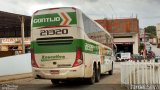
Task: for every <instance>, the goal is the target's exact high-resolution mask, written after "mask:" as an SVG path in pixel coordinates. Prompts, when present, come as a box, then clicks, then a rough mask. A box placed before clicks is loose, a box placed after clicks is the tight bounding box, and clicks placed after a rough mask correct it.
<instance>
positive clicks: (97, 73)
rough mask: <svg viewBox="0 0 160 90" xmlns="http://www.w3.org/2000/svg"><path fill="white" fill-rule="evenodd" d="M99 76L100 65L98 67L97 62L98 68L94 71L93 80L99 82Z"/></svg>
mask: <svg viewBox="0 0 160 90" xmlns="http://www.w3.org/2000/svg"><path fill="white" fill-rule="evenodd" d="M96 68H97V67H96ZM100 77H101V67H100V64H98V68H97V69H96V73H95V82H99V81H100Z"/></svg>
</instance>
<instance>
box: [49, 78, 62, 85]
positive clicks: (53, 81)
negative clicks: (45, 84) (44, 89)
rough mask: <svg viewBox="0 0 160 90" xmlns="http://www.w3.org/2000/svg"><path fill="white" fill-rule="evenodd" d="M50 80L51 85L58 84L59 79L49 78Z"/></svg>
mask: <svg viewBox="0 0 160 90" xmlns="http://www.w3.org/2000/svg"><path fill="white" fill-rule="evenodd" d="M51 82H52V84H53V85H57V84H59V82H60V81H59V80H57V79H51Z"/></svg>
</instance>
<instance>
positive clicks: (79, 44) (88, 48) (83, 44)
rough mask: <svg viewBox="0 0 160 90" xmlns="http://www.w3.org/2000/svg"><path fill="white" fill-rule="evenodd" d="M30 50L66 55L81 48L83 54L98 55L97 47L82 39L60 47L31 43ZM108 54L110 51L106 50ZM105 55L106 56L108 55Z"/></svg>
mask: <svg viewBox="0 0 160 90" xmlns="http://www.w3.org/2000/svg"><path fill="white" fill-rule="evenodd" d="M31 48H34V52H35V53H36V54H38V53H67V52H76V49H77V48H81V49H82V51H83V52H85V53H92V54H99V46H98V45H96V44H94V43H92V42H88V41H86V40H83V39H75V40H73V42H72V44H66V45H64V44H62V45H38V43H37V42H35V41H32V42H31ZM107 51H109V53H110V52H111V50H109V49H107ZM109 53H107V54H109Z"/></svg>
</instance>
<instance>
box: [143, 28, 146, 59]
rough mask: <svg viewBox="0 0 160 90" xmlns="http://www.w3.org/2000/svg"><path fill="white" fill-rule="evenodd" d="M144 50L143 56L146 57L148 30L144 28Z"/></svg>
mask: <svg viewBox="0 0 160 90" xmlns="http://www.w3.org/2000/svg"><path fill="white" fill-rule="evenodd" d="M143 36H144V51H143V57H144V58H145V59H146V43H145V41H146V32H145V30H144V35H143Z"/></svg>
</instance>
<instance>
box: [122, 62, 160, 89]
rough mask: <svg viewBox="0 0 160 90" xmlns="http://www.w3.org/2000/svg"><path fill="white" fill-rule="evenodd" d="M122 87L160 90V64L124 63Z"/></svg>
mask: <svg viewBox="0 0 160 90" xmlns="http://www.w3.org/2000/svg"><path fill="white" fill-rule="evenodd" d="M121 85H122V86H126V87H127V88H128V89H137V90H138V89H143V90H146V89H149V90H160V86H159V85H160V63H155V62H153V61H150V62H144V61H142V62H133V61H128V62H122V63H121Z"/></svg>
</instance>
